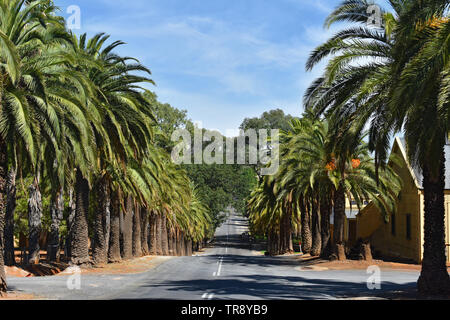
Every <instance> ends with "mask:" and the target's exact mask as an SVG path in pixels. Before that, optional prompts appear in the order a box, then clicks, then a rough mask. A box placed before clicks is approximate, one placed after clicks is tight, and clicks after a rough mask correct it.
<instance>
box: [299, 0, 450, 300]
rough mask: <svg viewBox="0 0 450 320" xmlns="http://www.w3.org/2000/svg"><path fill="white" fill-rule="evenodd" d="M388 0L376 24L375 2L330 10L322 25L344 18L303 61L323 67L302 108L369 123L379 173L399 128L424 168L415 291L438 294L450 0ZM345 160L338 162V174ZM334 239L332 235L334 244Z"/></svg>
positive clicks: (448, 284) (443, 282) (442, 283)
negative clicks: (372, 20)
mask: <svg viewBox="0 0 450 320" xmlns="http://www.w3.org/2000/svg"><path fill="white" fill-rule="evenodd" d="M388 2H389V4H390V10H384V9H381V11H380V12H381V15H382V21H383V24H382V25H381V26H373V25H371V24H368V21H370V18H371V16H372V13H370V10H368V9H369V7H370V6H372V5H374V4H376V3H375V2H374V1H372V0H343V1H342V2H341V4H340V5H339V6H338V7H337V8H336V9H335V10H334V11H333V12H332V13H331V14H330V15H329V17H328V18H327V20H326V22H325V26H326V27H330V26H331V25H334V24H336V23H342V24H341V27H342V30H340V31H339V32H337V33H336V34H335V35H334V36H333V37H331V38H330V39H329V40H328V41H326V42H325V43H324V44H322V45H320V46H319V47H318V48H316V49H315V50H314V51H313V52H312V54H311V56H310V58H309V60H308V62H307V66H306V67H307V69H308V70H311V69H312V68H313V67H314V66H316V65H317V64H318V63H320V62H322V61H324V60H325V59H327V60H326V63H327V65H326V69H325V72H324V73H323V75H322V76H321V77H320V78H318V79H316V80H315V81H314V82H313V84H312V85H311V86H310V88H309V89H308V90H307V93H306V96H305V105H306V106H307V108H310V109H311V110H312V112H313V113H314V114H315V115H316V116H320V115H325V116H326V117H327V118H334V119H338V120H337V121H338V123H339V122H341V123H343V124H345V123H349V122H350V123H353V124H352V126H354V127H359V128H360V127H364V126H367V127H368V128H369V134H368V138H369V143H368V147H369V149H370V150H371V151H372V152H374V155H375V156H374V158H375V159H374V160H375V171H376V173H377V175H376V176H380V172H379V169H383V168H385V167H386V164H387V162H388V158H389V157H388V151H389V150H390V141H391V138H392V136H393V135H394V134H396V133H400V132H401V133H403V135H404V137H405V140H406V144H407V152H408V156H409V160H410V162H411V163H413V164H415V165H417V166H418V167H419V168H420V169H421V171H422V173H423V187H424V198H425V200H424V251H423V252H424V254H423V262H422V272H421V275H420V278H419V280H418V289H419V291H420V292H423V293H427V294H440V293H445V292H450V278H449V274H448V272H447V268H446V257H445V241H444V238H445V229H444V219H445V210H444V187H445V181H444V178H445V153H444V145H445V143H446V139H448V132H449V130H450V128H449V124H450V122H449V120H450V118H449V116H450V104H449V101H450V99H449V96H450V69H449V61H450V59H449V57H450V55H449V49H450V18H449V6H450V4H449V2H448V0H420V1H419V0H389V1H388ZM380 8H381V6H380ZM349 150H350V151H351V152H354V151H355V149H349ZM336 159H337V158H336ZM347 159H349V158H347ZM343 163H345V161H344V162H342V166H341V165H339V164H338V165H337V168H338V171H341V173H343V172H344V167H345V165H344V164H343ZM344 181H345V180H344V179H342V180H341V183H339V185H338V187H337V188H336V194H337V196H336V194H335V215H336V218H338V222H337V224H340V222H339V219H340V216H341V213H340V212H342V209H340V208H336V205H338V204H339V206H342V205H343V203H344V200H343V199H344V198H343V196H342V193H343V192H344V190H345V191H348V190H349V188H350V186H349V185H346V184H344ZM336 201H338V204H337V203H336ZM302 227H303V225H302ZM339 237H340V235H336V234H335V240H336V241H337V244H339V239H338V238H339Z"/></svg>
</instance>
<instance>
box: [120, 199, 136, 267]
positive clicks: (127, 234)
mask: <svg viewBox="0 0 450 320" xmlns="http://www.w3.org/2000/svg"><path fill="white" fill-rule="evenodd" d="M133 204H134V203H133V198H132V197H131V196H127V203H126V206H125V207H126V208H125V209H126V212H125V214H124V215H123V229H122V232H123V234H122V236H123V256H122V258H123V259H125V260H128V259H131V258H133V215H134V210H133Z"/></svg>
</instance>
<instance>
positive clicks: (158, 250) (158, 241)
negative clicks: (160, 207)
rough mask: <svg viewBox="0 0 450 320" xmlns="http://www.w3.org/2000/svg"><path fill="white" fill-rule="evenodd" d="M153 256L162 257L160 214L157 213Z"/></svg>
mask: <svg viewBox="0 0 450 320" xmlns="http://www.w3.org/2000/svg"><path fill="white" fill-rule="evenodd" d="M155 249H156V250H155V254H156V255H157V256H161V255H163V251H162V214H161V213H159V214H158V215H157V216H156V241H155Z"/></svg>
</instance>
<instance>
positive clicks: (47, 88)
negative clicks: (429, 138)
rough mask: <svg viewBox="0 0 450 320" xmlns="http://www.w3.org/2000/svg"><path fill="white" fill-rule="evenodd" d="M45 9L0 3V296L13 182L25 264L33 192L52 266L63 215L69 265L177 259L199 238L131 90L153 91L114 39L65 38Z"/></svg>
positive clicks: (144, 100)
mask: <svg viewBox="0 0 450 320" xmlns="http://www.w3.org/2000/svg"><path fill="white" fill-rule="evenodd" d="M55 11H56V8H55V6H54V4H53V2H52V1H51V0H36V1H25V0H0V76H1V77H0V90H1V92H0V294H1V292H4V291H5V290H6V280H5V273H4V268H3V265H4V261H5V259H6V262H7V263H8V264H13V263H14V239H13V235H14V211H15V206H16V205H15V197H16V180H17V179H18V178H19V177H20V178H22V177H31V178H32V179H31V180H32V183H31V185H30V186H29V190H28V191H29V199H28V220H29V236H28V242H29V248H28V251H29V253H28V257H27V260H28V262H29V263H38V262H39V259H40V256H39V252H40V249H41V248H40V247H39V238H40V233H41V229H42V226H41V220H42V214H43V213H42V195H41V186H42V185H43V184H44V183H45V184H46V185H50V190H51V200H50V201H51V204H50V215H51V230H50V237H49V243H48V248H47V252H48V258H49V260H50V261H57V260H58V259H59V252H60V247H59V244H60V243H61V241H60V240H61V239H60V230H59V229H60V224H61V220H62V219H63V211H64V209H65V207H66V209H68V210H69V214H68V218H67V220H68V228H69V232H68V233H69V236H68V238H69V239H68V240H69V241H68V243H69V246H68V250H67V251H68V256H69V258H70V261H71V263H72V264H76V265H85V264H91V263H94V264H104V263H107V262H117V261H120V260H121V259H127V258H130V257H132V256H141V255H144V254H149V253H152V254H189V253H190V252H191V250H192V247H193V243H201V242H202V241H203V239H204V238H205V237H207V236H208V235H210V233H211V218H210V216H209V210H208V208H207V207H206V206H204V205H203V204H202V201H201V199H200V197H199V195H198V193H197V191H196V189H195V187H194V186H193V185H192V184H191V183H190V181H189V178H188V177H187V174H186V172H184V170H182V169H180V168H179V167H177V166H175V165H174V164H172V162H171V161H170V157H169V155H168V154H167V152H166V151H164V150H162V149H161V148H159V147H158V146H156V145H155V143H154V142H153V141H154V140H153V138H154V135H155V134H158V128H157V127H156V121H155V118H154V116H153V113H152V108H153V105H152V104H151V102H150V99H149V98H148V97H149V95H148V94H146V92H145V89H144V88H143V87H142V84H143V83H153V81H152V80H151V79H150V78H149V76H150V70H148V69H147V68H146V67H145V66H143V65H141V64H140V63H139V61H138V60H136V59H134V58H132V57H122V56H120V55H118V54H116V53H114V50H115V49H116V48H117V47H118V46H120V45H122V44H123V42H121V41H115V42H112V43H111V44H106V43H107V41H108V40H109V37H108V36H106V35H104V34H98V35H96V36H94V37H93V38H91V39H88V38H87V36H86V35H82V36H80V37H77V36H75V35H73V34H72V33H71V32H69V31H68V30H67V29H66V28H65V21H64V19H63V18H61V17H59V16H57V15H56V13H55ZM89 213H92V214H93V223H89V220H88V215H89ZM90 231H91V232H90ZM90 233H91V235H92V236H91V237H90ZM90 242H92V245H90ZM90 248H91V249H92V257H91V256H90Z"/></svg>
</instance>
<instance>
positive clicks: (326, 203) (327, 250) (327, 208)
mask: <svg viewBox="0 0 450 320" xmlns="http://www.w3.org/2000/svg"><path fill="white" fill-rule="evenodd" d="M330 213H331V201H330V199H329V198H328V197H323V198H322V201H321V203H320V227H321V228H320V229H321V230H320V232H321V235H322V252H321V254H320V256H321V257H322V258H325V259H328V258H329V257H330V254H331V241H330Z"/></svg>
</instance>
